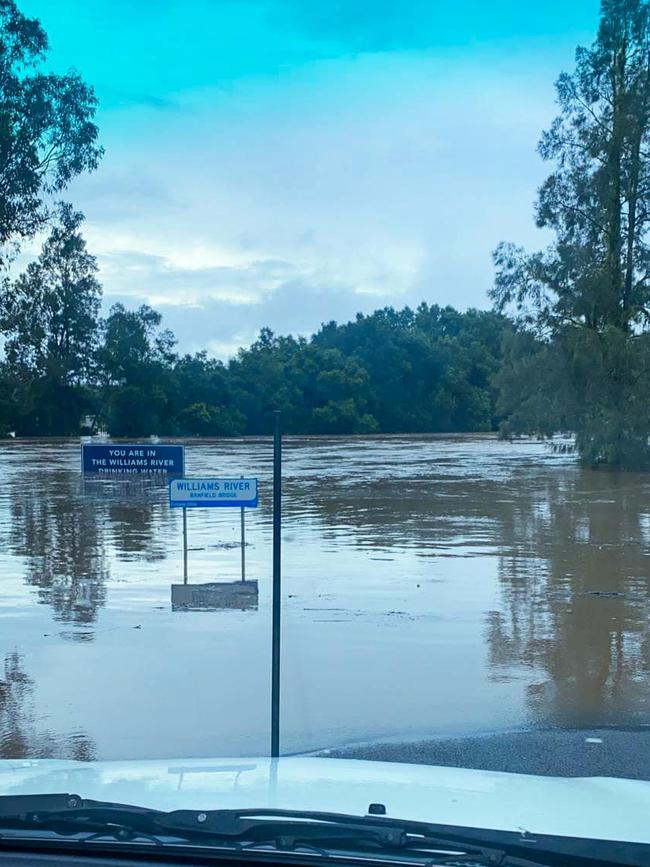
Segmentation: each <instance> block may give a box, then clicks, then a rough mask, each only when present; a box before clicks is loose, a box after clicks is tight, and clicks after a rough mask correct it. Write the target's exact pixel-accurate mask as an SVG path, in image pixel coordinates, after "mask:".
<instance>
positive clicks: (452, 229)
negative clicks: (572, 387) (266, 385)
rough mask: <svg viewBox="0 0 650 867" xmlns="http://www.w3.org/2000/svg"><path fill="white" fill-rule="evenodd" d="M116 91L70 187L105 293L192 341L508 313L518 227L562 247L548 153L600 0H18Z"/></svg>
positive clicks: (63, 60)
mask: <svg viewBox="0 0 650 867" xmlns="http://www.w3.org/2000/svg"><path fill="white" fill-rule="evenodd" d="M19 6H20V8H21V10H22V11H23V12H25V13H26V14H28V15H32V16H35V17H38V18H39V19H40V20H41V22H42V24H43V26H44V28H45V30H46V32H47V33H48V35H49V38H50V47H51V51H50V55H49V57H48V61H47V66H48V67H49V68H50V69H52V70H54V71H64V70H66V69H68V68H74V69H76V70H78V71H79V72H80V73H81V75H82V76H83V78H84V79H85V80H86V81H87V82H88V83H89V84H92V85H93V87H94V88H95V90H96V93H97V96H98V98H99V101H100V107H99V111H98V115H97V122H98V125H99V127H100V139H101V143H102V144H103V145H104V147H105V150H106V153H105V156H104V159H103V161H102V163H101V165H100V167H99V169H98V170H97V171H96V172H95V173H93V174H91V175H87V176H84V177H82V178H79V179H77V180H75V182H74V183H73V185H72V186H71V187H70V190H69V192H68V198H69V199H70V200H71V201H73V203H74V204H75V205H76V206H77V207H79V208H80V209H81V210H82V211H83V212H84V213H85V215H86V224H85V235H86V237H87V240H88V245H89V249H90V250H91V252H93V253H94V254H95V255H96V256H97V259H98V262H99V266H100V279H101V282H102V285H103V287H104V295H105V302H106V305H107V308H108V307H110V305H111V304H113V303H115V302H116V301H121V302H122V303H125V304H126V305H127V306H137V305H139V304H143V303H147V304H151V305H153V306H154V307H156V308H157V309H158V310H160V312H161V313H162V314H163V317H164V323H165V325H167V326H168V327H170V328H172V330H173V331H174V332H175V333H176V335H177V337H178V340H179V348H180V349H181V350H182V351H188V352H194V351H197V350H200V349H207V350H208V352H209V353H210V354H211V355H215V356H217V357H220V358H228V357H230V356H231V355H233V354H234V353H235V352H236V350H237V348H238V347H239V346H242V345H247V344H249V343H251V342H252V341H253V340H254V339H255V337H256V335H257V333H258V332H259V330H260V328H262V327H263V326H270V327H271V328H272V329H273V330H274V331H276V332H277V333H294V334H308V333H311V332H313V331H315V330H317V329H318V327H319V326H320V324H321V323H322V322H327V321H330V320H332V319H335V320H337V321H347V320H348V319H350V318H353V317H354V316H355V314H356V313H357V312H370V311H372V310H374V309H377V308H379V307H384V306H387V305H391V306H395V307H402V306H404V305H405V304H409V305H411V306H416V305H417V304H418V303H420V302H421V301H426V302H427V303H430V304H432V303H437V304H442V305H444V304H452V305H454V306H455V307H457V308H459V309H461V310H463V309H466V308H467V307H482V308H485V307H487V306H489V302H488V299H487V294H486V293H487V290H488V289H489V288H490V285H491V283H492V279H493V270H492V260H491V252H492V250H493V249H494V247H495V246H496V245H497V244H498V243H499V241H501V240H513V241H516V242H518V243H522V244H524V245H526V246H531V247H539V246H543V245H544V244H545V243H546V241H547V239H546V238H545V237H544V236H543V234H542V233H540V232H539V230H537V229H536V228H535V226H534V219H533V203H534V199H535V195H536V191H537V188H538V187H539V185H540V183H541V181H542V180H543V178H544V177H545V175H546V174H547V173H548V172H549V166H547V165H545V164H544V163H543V162H542V161H541V160H540V158H539V156H538V155H537V153H536V144H537V141H538V139H539V135H540V132H541V131H542V129H544V128H545V127H546V126H548V124H549V123H550V121H551V119H552V118H553V116H554V114H555V110H556V106H555V93H554V81H555V80H556V78H557V76H558V74H559V73H560V72H561V71H562V70H570V69H571V68H572V65H573V57H574V52H575V48H576V46H577V45H578V44H589V43H591V42H592V41H593V38H594V35H595V31H596V27H597V22H598V6H599V3H598V0H571V2H566V0H539V2H536V3H522V2H521V0H492V2H485V0H368V2H365V0H19Z"/></svg>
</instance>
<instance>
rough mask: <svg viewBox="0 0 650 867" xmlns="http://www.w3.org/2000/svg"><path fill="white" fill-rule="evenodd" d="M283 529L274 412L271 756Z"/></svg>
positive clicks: (276, 716)
mask: <svg viewBox="0 0 650 867" xmlns="http://www.w3.org/2000/svg"><path fill="white" fill-rule="evenodd" d="M281 530H282V430H281V427H280V412H279V411H278V410H276V412H275V435H274V437H273V639H272V642H273V652H272V660H271V758H273V759H277V758H278V757H279V755H280V607H281V601H282V593H281V589H282V587H281V539H280V533H281Z"/></svg>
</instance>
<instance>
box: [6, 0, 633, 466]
mask: <svg viewBox="0 0 650 867" xmlns="http://www.w3.org/2000/svg"><path fill="white" fill-rule="evenodd" d="M47 51H48V43H47V36H46V34H45V32H44V31H43V29H42V27H41V25H40V23H39V22H38V21H37V20H35V19H30V18H27V17H26V16H24V15H23V14H22V13H21V12H20V10H19V9H18V8H17V6H16V3H15V2H14V0H0V269H1V274H2V278H1V280H2V282H1V284H0V346H1V347H2V356H1V360H0V433H5V434H6V433H10V432H15V433H16V434H19V435H26V436H36V435H64V434H75V433H78V432H79V430H80V426H81V423H82V420H85V423H86V427H87V429H89V430H95V429H99V428H106V429H108V431H109V432H110V433H111V434H112V435H114V436H139V435H146V434H151V433H157V434H162V435H164V434H169V435H178V436H192V435H204V436H232V435H241V434H261V433H268V431H269V430H270V427H271V413H272V411H273V410H274V409H280V410H281V411H282V412H283V414H284V419H285V426H286V429H287V430H288V431H291V432H294V433H332V434H334V433H345V434H362V433H374V432H436V431H439V432H446V431H482V430H492V429H495V428H497V427H498V428H499V429H500V430H501V432H502V434H503V435H505V436H510V435H513V434H516V433H534V434H540V435H550V434H552V433H554V432H556V431H558V430H568V431H573V432H574V433H575V442H576V447H577V450H578V452H579V454H580V457H581V459H582V460H583V461H584V463H585V464H588V465H590V466H601V465H606V466H613V467H630V468H641V467H642V468H647V467H648V466H650V244H649V232H650V7H649V0H602V3H601V20H600V26H599V30H598V33H597V36H596V39H595V41H594V43H593V45H592V46H591V47H589V48H582V47H580V48H578V49H577V51H576V60H575V69H574V70H573V72H571V73H563V74H562V75H561V76H560V78H559V79H558V82H557V101H558V105H559V113H558V116H557V118H556V119H555V120H554V122H553V123H552V125H551V127H550V128H549V129H548V130H547V131H546V132H544V133H543V134H542V138H541V140H540V143H539V153H540V155H541V157H542V158H543V159H544V160H546V161H548V162H549V163H551V164H552V170H551V173H550V175H549V176H548V178H547V180H546V181H545V182H544V184H543V185H542V187H541V189H540V191H539V195H538V198H537V203H536V208H535V217H536V222H537V224H538V226H539V227H540V228H543V229H546V230H547V231H550V233H551V234H552V236H553V240H552V242H551V243H550V244H549V246H548V247H547V248H546V249H545V250H542V251H539V252H535V253H528V252H526V251H525V250H523V249H522V248H520V247H517V246H516V245H514V244H510V243H504V244H501V245H499V247H498V248H497V250H496V251H495V254H494V259H495V267H496V278H495V282H494V286H493V288H492V290H491V292H490V296H491V299H492V302H493V309H492V311H488V312H480V311H476V310H469V311H467V312H465V313H459V312H457V311H455V310H453V309H452V308H449V307H444V308H441V307H439V306H437V305H431V306H430V305H428V304H425V303H423V304H421V305H420V306H419V307H418V308H417V309H416V310H411V309H409V308H405V309H404V310H394V309H392V308H387V309H384V310H379V311H376V312H375V313H373V314H371V315H369V316H362V315H359V316H357V318H356V319H355V320H354V321H352V322H349V323H346V324H337V323H335V322H330V323H327V324H325V325H323V326H322V327H321V328H320V329H319V330H318V332H317V333H315V334H314V335H312V336H311V337H310V338H302V337H292V336H277V335H275V334H273V333H272V332H271V331H269V330H268V329H263V330H262V332H261V333H260V335H259V338H258V339H257V340H256V341H255V342H254V343H253V344H252V346H250V347H247V348H242V349H241V350H240V351H239V353H238V354H237V356H236V357H235V358H233V359H232V360H231V361H229V362H228V363H222V362H220V361H217V360H215V359H212V358H209V357H208V356H207V354H206V353H202V352H199V353H195V354H194V355H181V354H179V353H178V351H177V348H176V343H175V340H174V336H173V335H172V334H171V333H170V332H169V331H168V330H166V329H165V328H164V327H163V323H162V320H161V317H160V314H159V313H158V312H156V311H155V310H153V309H152V308H151V307H148V306H146V305H144V306H141V307H139V308H138V309H136V310H127V309H126V308H125V307H124V306H122V305H119V304H118V305H115V306H114V307H113V308H112V309H111V310H110V312H109V313H108V315H107V316H106V317H105V318H103V317H102V316H101V286H100V283H99V280H98V269H97V263H96V261H95V259H94V257H93V256H92V254H91V253H90V252H89V251H88V250H87V248H86V244H85V241H84V239H83V235H82V223H83V215H82V214H80V213H79V212H77V211H76V210H75V209H74V208H73V207H72V205H70V204H68V203H65V202H62V201H60V197H61V196H62V194H63V193H64V191H65V190H66V189H67V187H68V186H69V183H70V181H71V180H72V179H73V178H74V177H75V176H77V175H79V174H80V173H82V172H86V171H94V170H95V169H96V168H97V167H98V165H99V162H100V160H101V157H102V149H101V147H100V146H99V144H98V129H97V126H96V124H95V122H94V116H95V111H96V107H97V100H96V97H95V95H94V92H93V90H92V88H90V87H89V86H88V85H87V84H85V83H84V82H83V81H82V80H81V78H80V77H79V76H78V75H77V74H76V73H75V72H68V73H66V74H65V75H54V74H51V73H46V72H44V71H43V70H42V66H43V62H44V60H45V59H46V56H47ZM48 233H49V234H48ZM45 235H47V237H46V240H45V242H44V244H43V246H42V250H41V252H40V255H39V256H38V257H37V258H36V259H35V260H34V261H33V262H31V263H30V264H29V265H28V266H27V267H26V269H25V270H24V271H23V273H21V274H18V275H17V276H16V275H15V274H14V270H13V268H14V266H15V264H16V256H17V253H18V252H19V251H20V250H21V245H23V242H25V241H26V240H28V239H34V238H35V237H36V236H45Z"/></svg>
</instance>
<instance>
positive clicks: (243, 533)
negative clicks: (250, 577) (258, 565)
mask: <svg viewBox="0 0 650 867" xmlns="http://www.w3.org/2000/svg"><path fill="white" fill-rule="evenodd" d="M244 512H245V509H244V507H243V506H242V510H241V580H242V581H245V580H246V530H245V529H244V527H245V524H244Z"/></svg>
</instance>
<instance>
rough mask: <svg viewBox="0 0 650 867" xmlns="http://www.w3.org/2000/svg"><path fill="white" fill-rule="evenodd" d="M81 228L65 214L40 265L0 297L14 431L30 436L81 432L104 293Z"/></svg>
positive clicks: (75, 217)
mask: <svg viewBox="0 0 650 867" xmlns="http://www.w3.org/2000/svg"><path fill="white" fill-rule="evenodd" d="M82 220H83V217H82V215H81V214H80V213H78V212H75V211H73V210H72V208H71V207H70V206H68V205H64V206H62V207H61V208H60V211H59V220H58V222H57V223H56V224H55V225H54V226H53V227H52V230H51V233H50V235H49V237H48V238H47V240H46V241H45V243H44V245H43V249H42V252H41V254H40V256H39V257H38V259H37V260H36V261H35V262H31V263H30V264H29V265H28V266H27V269H26V271H25V272H24V273H23V274H21V275H20V276H19V277H18V279H17V280H15V281H13V282H10V281H9V280H7V281H5V284H4V287H3V289H2V291H1V292H0V331H1V332H2V334H3V336H4V340H5V345H4V351H5V370H6V372H7V380H5V382H7V381H8V382H9V383H11V384H12V388H10V389H9V390H10V392H11V390H12V389H13V393H14V398H15V399H14V413H13V415H14V423H15V424H16V426H18V427H20V428H24V429H25V430H26V431H29V432H30V433H53V434H66V433H71V432H75V431H76V430H78V428H79V416H80V413H81V411H82V408H83V406H84V403H85V399H84V398H85V387H84V386H85V385H86V383H89V382H91V381H92V377H93V374H94V355H95V350H96V346H97V336H98V317H99V305H100V298H101V287H100V285H99V282H98V281H97V278H96V276H95V275H96V271H97V264H96V261H95V258H94V257H93V256H91V255H90V253H88V251H87V249H86V243H85V241H84V239H83V237H82V235H81V231H80V228H81V223H82Z"/></svg>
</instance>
